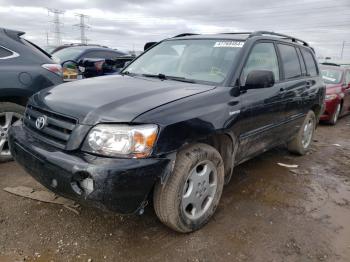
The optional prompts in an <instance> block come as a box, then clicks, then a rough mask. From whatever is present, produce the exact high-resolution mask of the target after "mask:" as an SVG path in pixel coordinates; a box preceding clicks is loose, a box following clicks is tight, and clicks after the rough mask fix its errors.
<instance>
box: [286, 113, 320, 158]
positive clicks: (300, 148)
mask: <svg viewBox="0 0 350 262" xmlns="http://www.w3.org/2000/svg"><path fill="white" fill-rule="evenodd" d="M315 129H316V116H315V113H314V112H313V111H309V112H308V113H307V115H306V117H305V119H304V122H303V124H302V125H301V127H300V129H299V131H298V134H297V136H296V137H295V138H294V139H293V140H292V141H290V142H289V143H288V144H287V146H288V150H289V151H290V152H291V153H294V154H298V155H305V154H306V153H307V152H308V151H309V149H310V145H311V143H312V139H313V136H314V133H315Z"/></svg>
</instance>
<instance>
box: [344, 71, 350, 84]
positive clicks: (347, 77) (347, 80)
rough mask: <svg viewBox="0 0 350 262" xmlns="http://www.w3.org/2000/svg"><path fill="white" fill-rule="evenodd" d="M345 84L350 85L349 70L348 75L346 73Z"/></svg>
mask: <svg viewBox="0 0 350 262" xmlns="http://www.w3.org/2000/svg"><path fill="white" fill-rule="evenodd" d="M345 84H346V85H349V84H350V71H347V72H346V75H345Z"/></svg>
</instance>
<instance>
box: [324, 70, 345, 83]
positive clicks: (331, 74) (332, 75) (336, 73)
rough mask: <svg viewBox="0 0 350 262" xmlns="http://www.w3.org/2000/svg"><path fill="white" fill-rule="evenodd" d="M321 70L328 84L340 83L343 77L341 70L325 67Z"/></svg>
mask: <svg viewBox="0 0 350 262" xmlns="http://www.w3.org/2000/svg"><path fill="white" fill-rule="evenodd" d="M321 72H322V78H323V81H324V82H325V83H326V84H339V83H340V81H341V79H342V71H340V70H336V69H328V68H327V69H326V68H323V69H322V70H321Z"/></svg>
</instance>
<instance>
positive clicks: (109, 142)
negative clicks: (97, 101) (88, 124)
mask: <svg viewBox="0 0 350 262" xmlns="http://www.w3.org/2000/svg"><path fill="white" fill-rule="evenodd" d="M157 135H158V126H157V125H134V126H131V125H119V124H100V125H97V126H95V127H93V128H92V129H91V131H90V132H89V134H88V136H87V138H86V139H85V143H84V146H83V151H86V152H90V153H94V154H98V155H104V156H114V157H125V158H144V157H147V156H149V155H150V154H151V153H152V150H153V146H154V144H155V142H156V139H157Z"/></svg>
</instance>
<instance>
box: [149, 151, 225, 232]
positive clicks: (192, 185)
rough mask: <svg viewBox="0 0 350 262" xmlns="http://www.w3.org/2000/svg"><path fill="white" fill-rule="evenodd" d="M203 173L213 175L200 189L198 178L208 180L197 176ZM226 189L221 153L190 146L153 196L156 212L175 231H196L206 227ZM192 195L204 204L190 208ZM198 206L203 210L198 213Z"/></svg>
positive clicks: (181, 154) (178, 158)
mask: <svg viewBox="0 0 350 262" xmlns="http://www.w3.org/2000/svg"><path fill="white" fill-rule="evenodd" d="M201 168H202V169H201ZM210 170H212V171H210ZM208 171H210V172H208ZM201 172H202V173H204V174H206V173H210V175H209V176H208V177H207V178H208V179H205V181H203V182H202V184H201V186H199V184H200V183H199V182H198V181H199V180H198V179H202V180H204V177H205V176H204V175H200V176H197V174H202V173H201ZM215 177H216V178H215ZM206 180H208V181H207V183H206ZM215 184H216V188H214V185H215ZM223 186H224V164H223V160H222V158H221V156H220V154H219V152H218V151H217V150H216V149H215V148H213V147H211V146H209V145H206V144H195V145H192V146H189V147H187V148H185V149H184V150H182V151H180V152H179V153H178V154H177V157H176V163H175V166H174V170H173V172H172V174H171V175H170V177H169V178H168V180H167V181H166V182H165V184H161V182H160V181H159V182H158V184H157V185H156V187H155V190H154V195H153V203H154V209H155V212H156V214H157V216H158V218H159V219H160V220H161V221H162V222H163V223H164V224H165V225H167V226H168V227H170V228H172V229H173V230H175V231H178V232H181V233H188V232H193V231H195V230H198V229H199V228H201V227H203V226H204V225H205V224H206V223H207V222H208V221H209V219H210V218H211V216H212V215H213V214H214V212H215V210H216V207H217V205H218V203H219V200H220V198H221V193H222V189H223ZM191 192H193V194H191ZM210 192H211V193H212V195H210ZM207 194H209V195H210V196H206V195H207ZM186 196H188V197H186ZM192 196H193V199H195V202H201V204H200V205H192V204H188V205H187V202H189V200H190V199H191V198H192ZM186 205H187V206H186ZM191 205H192V209H191ZM185 206H186V208H185ZM194 206H198V207H199V208H198V213H197V214H196V212H197V211H196V209H195V208H194Z"/></svg>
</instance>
